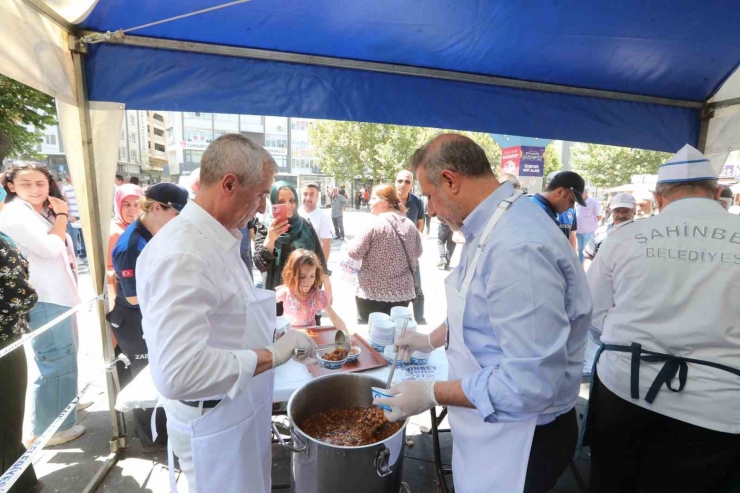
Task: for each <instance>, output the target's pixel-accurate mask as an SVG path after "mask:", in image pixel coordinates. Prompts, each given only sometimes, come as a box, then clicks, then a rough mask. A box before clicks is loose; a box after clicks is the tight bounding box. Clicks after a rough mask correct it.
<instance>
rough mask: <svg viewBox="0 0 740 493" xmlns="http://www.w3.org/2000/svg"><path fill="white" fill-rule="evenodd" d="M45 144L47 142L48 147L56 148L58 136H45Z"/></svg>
mask: <svg viewBox="0 0 740 493" xmlns="http://www.w3.org/2000/svg"><path fill="white" fill-rule="evenodd" d="M44 142H46V145H50V146H55V145H57V136H56V135H44Z"/></svg>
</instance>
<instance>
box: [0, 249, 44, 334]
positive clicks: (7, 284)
mask: <svg viewBox="0 0 740 493" xmlns="http://www.w3.org/2000/svg"><path fill="white" fill-rule="evenodd" d="M36 301H38V296H37V295H36V290H35V289H33V287H32V286H31V283H30V282H29V281H28V262H27V261H26V259H25V258H23V256H22V255H21V253H20V252H19V251H18V250H17V249H16V248H15V247H14V246H12V245H11V244H10V243H8V241H7V240H5V239H4V238H2V237H0V347H3V346H6V345H8V344H10V343H11V342H14V340H15V339H18V338H19V337H21V336H22V335H23V334H24V333H25V332H28V316H27V315H28V312H30V311H31V309H32V308H33V307H34V305H35V304H36Z"/></svg>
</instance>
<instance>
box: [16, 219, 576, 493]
mask: <svg viewBox="0 0 740 493" xmlns="http://www.w3.org/2000/svg"><path fill="white" fill-rule="evenodd" d="M324 211H325V213H327V214H328V213H329V210H328V209H324ZM368 214H369V213H368V212H367V211H366V210H361V211H354V210H350V211H347V212H345V217H344V224H345V229H346V234H345V237H346V239H345V240H344V241H340V240H334V241H333V242H332V253H331V255H330V258H329V269H330V270H332V271H334V272H337V273H338V260H339V256H340V255H339V254H340V250H341V248H342V245H344V244H346V243H348V242H349V241H351V239H352V238H353V237H354V236H355V234H357V232H358V231H359V230H360V228H361V227H362V226H363V224H364V223H365V221H366V219H367V217H368ZM437 224H438V223H437V222H436V220H433V222H432V227H431V234H430V235H429V236H427V235H424V234H423V235H422V243H423V248H424V253H423V255H422V257H421V259H420V266H421V279H422V287H423V290H424V294H425V297H426V305H425V317H426V319H427V321H428V322H429V325H427V326H420V327H419V330H420V331H431V330H433V329H434V328H436V327H437V326H438V325H439V323H441V322H442V321H444V319H445V312H446V300H445V294H444V285H443V282H444V279H445V277H446V276H447V275H448V274H449V272H450V271H444V270H439V269H438V268H437V267H436V264H437V262H438V260H439V256H438V253H437ZM460 250H461V248H460V247H459V246H458V248H457V249H456V251H455V255H454V256H453V259H452V265H451V267H453V268H454V267H455V266H456V265H457V264H458V262H459V257H460ZM255 275H258V273H257V272H255ZM255 278H256V277H255ZM332 285H333V293H334V304H333V306H334V309H335V310H336V311H337V313H338V314H339V315H340V316H341V317H342V319H344V321H345V323H346V324H347V325H348V326H354V325H355V324H356V320H357V318H356V316H357V311H356V308H355V300H354V288H353V287H352V286H351V285H350V284H348V283H347V282H346V281H343V280H342V279H341V276H339V275H335V276H333V277H332ZM80 292H81V294H82V298H83V299H90V298H92V297H93V296H94V293H93V289H92V282H91V280H90V277H89V271H88V269H87V267H86V266H85V265H82V266H81V269H80ZM95 311H96V308H95V305H94V304H90V307H89V309H88V308H85V309H83V310H82V311H81V312H80V313H79V315H78V326H79V333H80V350H79V382H80V388H82V387H83V386H84V385H85V384H87V383H88V382H89V381H90V380H94V384H93V386H92V387H91V389H90V390H89V391H88V393H87V394H86V396H85V397H84V398H83V401H84V400H92V401H93V405H92V406H91V407H89V408H88V409H87V410H85V411H81V412H79V413H78V422H79V423H80V424H82V425H84V426H85V427H86V432H85V434H84V435H83V436H82V437H80V438H79V439H77V440H74V441H72V442H69V443H67V444H64V445H60V446H57V447H51V448H48V449H45V450H44V451H43V452H42V453H41V455H40V456H39V457H38V458H37V460H36V461H35V463H34V467H35V468H36V473H37V475H38V476H39V477H40V478H41V480H42V481H43V482H44V492H45V493H51V492H60V493H61V492H64V493H69V492H76V491H83V490H84V488H85V486H86V485H88V483H89V482H90V480H91V479H92V478H93V476H94V475H95V473H96V472H97V471H98V470H99V469H100V467H101V466H102V465H103V463H104V462H105V460H106V459H107V458H108V457H109V454H110V447H109V440H110V412H109V408H108V397H107V390H106V384H105V375H104V374H102V373H101V372H102V369H103V357H102V344H101V335H100V329H99V327H98V323H97V320H98V319H97V314H96V312H95ZM325 322H328V319H326V320H325ZM30 361H32V358H31V359H30ZM30 366H31V367H33V366H34V365H30ZM31 371H34V368H31ZM32 379H33V375H29V381H31V380H32ZM581 400H582V399H581ZM584 403H585V401H583V402H581V404H584ZM579 411H580V412H583V406H582V405H579ZM125 417H126V421H127V434H128V436H129V437H131V438H130V439H129V443H128V448H127V449H126V450H125V451H124V452H123V453H122V458H121V460H119V461H118V463H117V464H116V466H115V467H114V468H113V469H112V470H111V472H110V473H109V474H108V475H107V476H106V478H105V479H104V480H103V482H102V484H101V485H100V486H99V487H98V491H104V492H115V493H118V492H121V493H123V492H152V493H166V492H168V491H169V486H168V485H169V478H168V473H167V453H166V452H158V453H154V454H145V453H143V452H142V450H141V447H140V445H139V442H138V439H136V438H133V437H132V436H133V421H132V416H131V413H130V412H129V413H126V416H125ZM442 427H443V428H444V427H446V423H443V426H442ZM430 428H431V423H430V419H429V415H428V413H424V414H423V415H422V416H419V417H416V418H414V419H413V420H412V422H411V424H410V426H409V427H408V435H409V438H410V439H411V440H413V442H414V445H413V446H411V447H408V448H407V450H406V459H405V462H404V474H403V476H404V481H406V482H408V483H409V486H410V487H411V491H413V492H414V493H417V492H419V493H426V492H430V493H434V492H436V491H437V487H436V483H435V481H436V475H435V472H434V463H433V453H432V446H431V439H430V436H429V434H428V433H427V432H428V431H429V430H430ZM451 453H452V445H451V440H450V437H449V434H448V433H447V434H442V456H443V460H444V462H445V463H446V464H448V465H449V464H450V460H451V459H450V458H451ZM492 460H494V459H493V458H492ZM577 462H578V467H579V469H581V470H582V474H585V475H587V473H588V461H582V460H579V461H577ZM177 479H178V484H179V485H181V486H180V490H181V491H185V487H184V486H183V485H182V483H184V482H185V480H184V477H182V478H180V474H179V473H178V474H177ZM289 479H290V456H289V455H288V454H286V453H285V452H284V451H282V450H280V449H279V448H274V450H273V482H274V484H284V483H287V482H289ZM448 482H449V484H450V488H451V487H452V480H451V477H448ZM553 491H556V492H560V493H566V492H577V491H579V490H578V488H577V485H576V483H575V480H574V476H573V474H572V473H571V472H570V471H566V473H565V474H564V475H563V477H562V478H561V481H560V482H559V483H558V486H557V488H556V489H555V490H553ZM327 493H329V492H327Z"/></svg>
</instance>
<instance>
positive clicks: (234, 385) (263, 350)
mask: <svg viewBox="0 0 740 493" xmlns="http://www.w3.org/2000/svg"><path fill="white" fill-rule="evenodd" d="M275 171H276V165H275V161H274V160H273V158H272V157H271V156H270V154H268V153H267V151H265V150H264V149H263V148H262V147H260V146H259V145H257V144H256V143H254V142H253V141H252V140H250V139H249V138H247V137H245V136H242V135H237V134H227V135H223V136H221V137H219V138H218V139H216V140H215V141H213V142H212V143H211V144H210V145H209V146H208V148H207V149H206V151H205V152H204V153H203V157H202V160H201V167H200V188H199V189H198V194H197V195H196V196H195V199H193V200H192V201H190V202H189V203H188V205H187V206H185V208H184V209H183V210H182V212H181V213H180V215H179V216H177V217H176V218H175V219H173V220H172V221H170V222H169V223H168V224H167V226H166V227H164V228H162V230H161V231H160V232H159V233H158V234H157V235H156V236H155V237H154V238H153V240H152V241H150V242H149V243H148V244H147V247H146V248H145V249H144V251H143V252H142V254H141V256H140V257H139V260H138V263H137V265H136V268H137V283H136V287H137V291H138V294H139V303H140V306H141V312H142V315H143V330H144V335H145V337H146V341H147V345H148V348H149V364H150V368H151V374H152V379H153V380H154V384H155V385H156V387H157V390H158V391H159V392H160V394H162V396H164V398H166V401H165V403H164V407H165V410H166V411H167V432H168V434H169V444H170V446H171V447H172V450H173V451H174V452H175V454H177V456H178V457H179V458H180V466H181V468H182V471H183V472H184V473H185V476H186V478H187V480H188V484H189V487H190V492H191V493H192V492H201V493H204V492H206V491H221V492H227V491H240V492H250V493H257V492H259V493H263V492H267V491H270V464H271V448H270V446H271V445H270V438H269V436H268V435H269V434H268V433H266V432H265V430H269V427H270V416H271V412H272V389H273V380H274V372H273V371H272V369H274V368H275V367H277V366H279V365H282V364H283V363H285V362H287V361H288V360H289V359H291V357H293V350H294V349H297V348H301V349H304V350H305V351H304V355H303V356H300V357H295V358H296V359H298V360H299V361H301V362H305V361H306V360H307V359H309V358H312V357H313V355H314V354H315V349H316V345H315V344H314V343H313V342H312V340H311V338H310V337H308V336H306V335H304V334H302V333H301V332H299V331H294V330H291V331H288V333H286V335H284V336H283V337H281V338H280V340H278V341H277V342H273V334H274V328H275V293H274V292H273V291H266V290H262V289H256V288H255V287H254V285H253V284H252V281H251V277H250V276H249V273H248V272H247V268H246V266H245V265H244V262H243V261H242V259H241V256H240V252H239V250H240V248H239V247H240V241H241V239H242V235H241V233H239V229H240V228H244V227H245V226H246V225H247V223H248V222H249V220H250V219H251V218H252V216H253V215H254V213H255V211H257V210H258V209H264V207H265V200H266V197H267V195H268V194H269V193H270V185H271V184H272V181H273V176H274V174H275ZM170 467H172V464H170Z"/></svg>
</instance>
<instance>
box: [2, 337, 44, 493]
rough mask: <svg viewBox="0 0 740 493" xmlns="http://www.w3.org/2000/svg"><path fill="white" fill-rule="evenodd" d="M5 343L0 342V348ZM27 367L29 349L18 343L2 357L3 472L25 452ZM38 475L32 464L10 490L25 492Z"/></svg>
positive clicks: (33, 484) (18, 492) (15, 492)
mask: <svg viewBox="0 0 740 493" xmlns="http://www.w3.org/2000/svg"><path fill="white" fill-rule="evenodd" d="M4 346H5V345H4V344H0V349H1V348H3V347H4ZM27 380H28V367H27V366H26V353H24V352H23V348H22V347H19V348H17V349H15V350H13V351H12V352H11V353H9V354H7V355H6V356H5V357H3V358H0V476H1V475H2V474H4V473H5V471H7V470H8V469H9V468H10V466H12V465H13V464H15V461H17V460H18V459H19V458H20V456H21V455H23V454H24V453H26V447H24V446H23V413H24V412H25V407H26V384H27V383H28V382H27ZM37 483H38V479H36V473H35V472H34V470H33V465H29V466H28V469H26V470H25V471H24V472H23V474H21V477H20V478H18V480H17V481H16V482H15V484H14V485H13V487H12V488H10V490H9V492H10V493H26V492H28V491H29V490H30V489H31V488H33V487H34V486H36V484H37Z"/></svg>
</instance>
